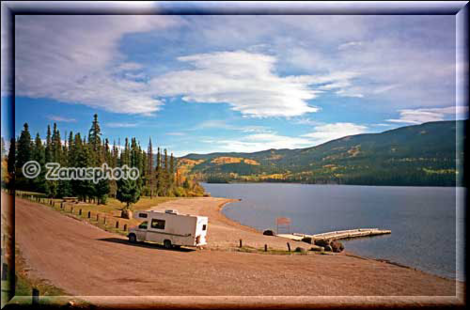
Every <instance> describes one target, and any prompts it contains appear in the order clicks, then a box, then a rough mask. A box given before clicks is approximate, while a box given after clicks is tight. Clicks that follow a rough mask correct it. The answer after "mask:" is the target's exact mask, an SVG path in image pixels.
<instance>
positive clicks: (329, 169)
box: [178, 121, 466, 186]
mask: <svg viewBox="0 0 470 310" xmlns="http://www.w3.org/2000/svg"><path fill="white" fill-rule="evenodd" d="M465 126H466V121H441V122H430V123H424V124H421V125H413V126H406V127H401V128H397V129H393V130H389V131H385V132H382V133H374V134H359V135H352V136H347V137H343V138H339V139H336V140H333V141H329V142H326V143H324V144H321V145H318V146H315V147H309V148H303V149H271V150H266V151H261V152H254V153H237V152H231V153H211V154H189V155H187V156H185V157H182V158H179V159H178V168H179V169H185V171H187V173H188V174H190V175H193V176H194V177H195V178H196V179H198V180H200V181H206V182H213V183H227V182H295V183H312V184H354V185H399V186H455V185H462V186H463V185H465V183H464V182H465V178H464V176H463V173H464V169H463V159H464V153H463V148H464V145H465V136H464V133H465V129H464V127H465ZM457 132H459V133H460V135H458V134H457Z"/></svg>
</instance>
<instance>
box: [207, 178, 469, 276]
mask: <svg viewBox="0 0 470 310" xmlns="http://www.w3.org/2000/svg"><path fill="white" fill-rule="evenodd" d="M202 185H203V186H204V188H205V189H206V191H207V192H209V193H210V194H211V195H212V196H213V197H227V198H238V199H242V201H241V202H237V203H231V204H228V205H227V206H226V207H225V208H224V209H223V211H222V212H223V213H224V214H225V215H226V216H227V217H229V218H230V219H233V220H235V221H238V222H240V223H242V224H245V225H248V226H251V227H255V228H257V229H259V230H264V229H268V228H270V229H273V230H276V218H277V217H289V218H290V219H291V221H292V223H291V232H297V233H305V234H315V233H322V232H328V231H335V230H344V229H353V228H361V227H362V228H380V229H390V230H392V234H390V235H384V236H377V237H368V238H360V239H352V240H349V241H343V243H344V245H345V248H346V250H347V251H348V252H351V253H355V254H358V255H361V256H366V257H371V258H381V259H388V260H390V261H393V262H397V263H400V264H403V265H406V266H410V267H414V268H417V269H420V270H423V271H425V272H428V273H432V274H436V275H439V276H443V277H447V278H454V279H455V278H457V279H458V280H462V281H464V280H465V279H464V273H463V268H460V267H459V268H458V272H456V261H457V259H456V256H457V255H456V248H457V246H456V227H463V225H464V215H463V212H456V209H457V208H456V205H457V203H456V200H457V199H459V200H461V198H462V197H463V195H464V194H466V189H465V188H454V187H399V186H353V185H309V184H285V183H247V184H245V183H243V184H207V183H204V184H202ZM461 210H463V203H462V206H461ZM457 215H458V218H457ZM456 223H457V224H459V225H462V226H457V225H456ZM458 235H459V236H458V237H459V238H458V240H457V241H458V244H459V246H458V248H459V249H460V251H461V252H459V253H460V255H459V266H460V264H461V263H463V259H462V260H461V259H460V256H461V255H463V253H464V252H463V249H464V248H463V245H464V241H463V239H461V238H460V234H458Z"/></svg>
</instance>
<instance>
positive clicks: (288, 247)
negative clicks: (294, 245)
mask: <svg viewBox="0 0 470 310" xmlns="http://www.w3.org/2000/svg"><path fill="white" fill-rule="evenodd" d="M287 250H288V251H289V252H290V243H289V242H287Z"/></svg>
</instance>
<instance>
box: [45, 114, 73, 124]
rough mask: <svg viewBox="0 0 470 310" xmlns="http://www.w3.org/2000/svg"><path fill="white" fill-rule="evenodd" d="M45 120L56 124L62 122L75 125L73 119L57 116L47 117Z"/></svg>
mask: <svg viewBox="0 0 470 310" xmlns="http://www.w3.org/2000/svg"><path fill="white" fill-rule="evenodd" d="M47 118H48V119H50V120H52V121H56V122H64V123H76V122H77V120H76V119H75V118H68V117H62V116H58V115H49V116H48V117H47Z"/></svg>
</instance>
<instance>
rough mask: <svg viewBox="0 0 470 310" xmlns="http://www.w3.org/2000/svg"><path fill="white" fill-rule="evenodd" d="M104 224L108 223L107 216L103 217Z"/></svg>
mask: <svg viewBox="0 0 470 310" xmlns="http://www.w3.org/2000/svg"><path fill="white" fill-rule="evenodd" d="M103 224H106V216H105V217H104V218H103Z"/></svg>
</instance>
